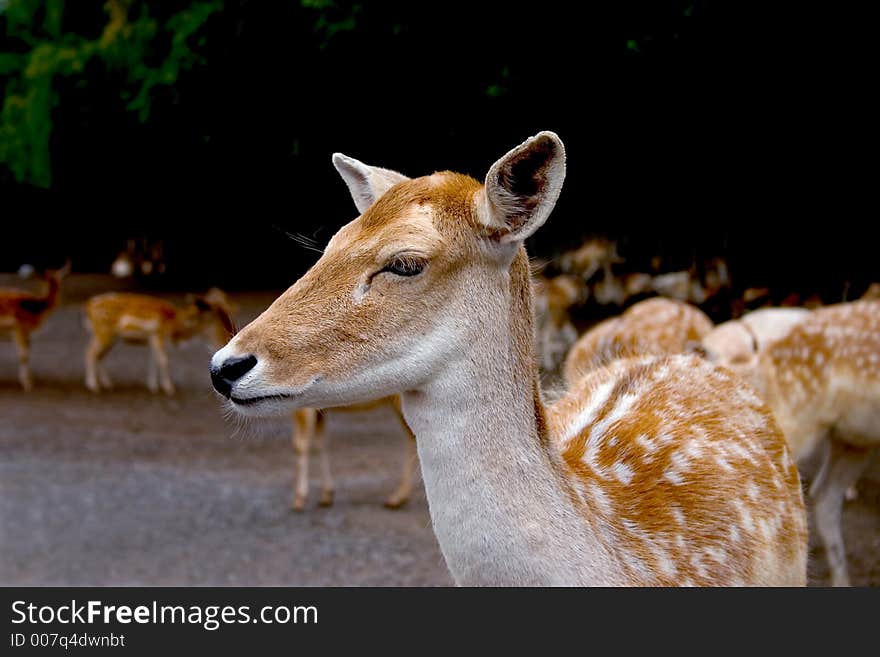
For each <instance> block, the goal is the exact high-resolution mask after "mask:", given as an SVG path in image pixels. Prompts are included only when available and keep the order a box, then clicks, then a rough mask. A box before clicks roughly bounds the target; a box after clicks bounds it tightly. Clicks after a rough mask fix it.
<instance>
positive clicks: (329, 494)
mask: <svg viewBox="0 0 880 657" xmlns="http://www.w3.org/2000/svg"><path fill="white" fill-rule="evenodd" d="M318 506H323V507H328V506H333V491H332V490H325V491H324V492H322V493H321V499H320V500H319V501H318Z"/></svg>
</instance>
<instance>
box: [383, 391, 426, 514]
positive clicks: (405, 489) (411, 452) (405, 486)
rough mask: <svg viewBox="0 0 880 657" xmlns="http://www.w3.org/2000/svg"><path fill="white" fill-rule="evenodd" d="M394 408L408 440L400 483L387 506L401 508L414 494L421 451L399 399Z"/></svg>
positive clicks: (386, 501) (388, 500)
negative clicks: (404, 415) (414, 483)
mask: <svg viewBox="0 0 880 657" xmlns="http://www.w3.org/2000/svg"><path fill="white" fill-rule="evenodd" d="M394 410H395V412H396V413H397V419H398V421H399V422H400V426H401V427H403V430H404V431H405V432H406V437H407V441H406V458H405V459H404V461H403V470H402V472H401V476H400V483H399V484H398V486H397V489H396V490H395V491H394V492H393V493H391V495H390V496H389V497H388V499H387V500H385V506H386V507H387V508H389V509H399V508H400V507H402V506H403V505H404V504H406V503H407V502H408V501H409V496H410V495H411V494H412V487H413V481H414V480H415V476H416V471H417V470H418V467H419V453H418V451H417V450H416V436H415V434H414V433H413V432H412V429H410V428H409V425H408V424H407V423H406V420H404V419H403V412H402V411H401V408H400V401H399V399H398V400H396V401H395V404H394Z"/></svg>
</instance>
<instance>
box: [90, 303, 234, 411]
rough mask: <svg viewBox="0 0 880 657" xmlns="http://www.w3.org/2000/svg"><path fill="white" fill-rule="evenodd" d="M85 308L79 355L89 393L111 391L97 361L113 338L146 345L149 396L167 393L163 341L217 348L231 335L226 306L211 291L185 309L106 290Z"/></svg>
mask: <svg viewBox="0 0 880 657" xmlns="http://www.w3.org/2000/svg"><path fill="white" fill-rule="evenodd" d="M85 310H86V322H85V323H86V328H88V329H89V331H90V332H91V334H92V339H91V341H90V342H89V345H88V347H87V348H86V356H85V362H86V387H87V388H88V389H89V390H91V391H92V392H100V391H101V389H102V388H108V389H109V388H111V387H112V385H113V384H112V382H111V380H110V376H109V375H108V374H107V371H106V370H105V369H104V367H103V365H102V364H101V359H102V358H104V356H106V355H107V353H108V352H109V351H110V349H111V348H112V347H113V345H114V344H115V343H116V342H117V340H119V339H122V340H124V341H126V342H130V343H135V344H147V345H149V346H150V350H151V358H150V364H149V369H148V373H147V388H149V390H150V392H153V393H155V392H158V390H159V385H161V387H162V390H163V391H164V392H165V393H166V394H168V395H173V394H174V384H173V383H172V381H171V375H170V373H169V371H168V353H167V345H168V343H169V342H170V343H173V344H177V343H179V342H183V341H186V340H189V339H192V338H195V337H201V338H202V339H204V340H205V341H207V342H208V343H209V344H211V345H216V346H219V345H223V344H224V343H225V342H226V341H227V340H228V339H229V336H230V335H232V334H233V333H234V328H233V323H232V305H231V304H230V303H229V301H228V299H227V298H226V295H225V294H224V293H223V292H222V291H221V290H218V289H217V288H212V289H211V290H210V291H209V292H208V293H207V294H206V295H204V296H197V297H195V298H194V299H193V300H192V301H191V302H190V303H188V304H187V305H186V306H185V307H179V306H176V305H174V304H172V303H170V302H168V301H165V300H163V299H159V298H158V297H154V296H150V295H146V294H131V293H128V292H107V293H105V294H99V295H97V296H94V297H92V298H91V299H89V300H88V301H87V302H86V307H85Z"/></svg>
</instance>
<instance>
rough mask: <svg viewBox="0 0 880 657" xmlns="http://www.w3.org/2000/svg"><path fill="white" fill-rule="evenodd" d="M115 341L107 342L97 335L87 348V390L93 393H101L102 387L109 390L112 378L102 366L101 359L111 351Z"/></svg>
mask: <svg viewBox="0 0 880 657" xmlns="http://www.w3.org/2000/svg"><path fill="white" fill-rule="evenodd" d="M112 346H113V341H112V340H111V341H109V342H108V341H106V340H102V339H101V338H99V337H98V336H97V335H93V336H92V341H91V342H89V346H88V347H86V388H88V389H89V390H91V391H92V392H101V386H104V387H105V388H109V387H110V385H111V383H110V377H109V376H107V372H106V371H105V370H104V367H103V366H102V365H101V359H102V358H103V357H104V356H106V355H107V352H108V351H110V347H112Z"/></svg>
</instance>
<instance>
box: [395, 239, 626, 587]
mask: <svg viewBox="0 0 880 657" xmlns="http://www.w3.org/2000/svg"><path fill="white" fill-rule="evenodd" d="M480 295H481V301H482V302H483V303H481V304H480V312H476V313H470V315H469V316H470V317H471V323H470V325H469V329H470V335H469V338H470V339H469V340H468V349H467V353H466V354H463V356H462V358H460V359H457V360H453V361H451V362H449V363H448V365H447V367H446V368H445V369H444V370H443V371H442V372H440V373H439V374H438V375H437V376H436V377H434V378H433V379H432V381H431V382H430V383H429V384H428V385H426V386H425V387H424V388H423V389H421V390H418V391H414V392H410V393H407V394H406V395H404V397H403V411H404V416H405V418H406V420H407V422H408V423H409V425H410V427H411V428H412V429H413V431H414V433H415V435H416V437H417V444H418V451H419V457H420V460H421V464H422V473H423V478H424V481H425V490H426V493H427V497H428V503H429V506H430V511H431V518H432V521H433V524H434V530H435V533H436V535H437V539H438V541H439V543H440V547H441V549H442V551H443V554H444V557H445V558H446V562H447V565H448V566H449V569H450V571H451V573H452V575H453V577H454V578H455V580H456V582H457V583H458V584H462V585H536V586H540V585H572V584H607V583H619V582H614V581H613V576H612V575H611V574H612V573H614V572H617V570H616V569H615V568H613V566H612V559H611V556H610V555H609V554H608V553H607V551H606V550H604V548H603V547H602V546H601V545H600V543H599V541H598V540H597V539H596V538H595V537H594V535H593V534H592V532H590V529H589V521H588V518H587V516H586V515H585V510H584V509H582V508H580V505H579V504H578V503H577V502H576V501H575V496H574V494H573V492H572V490H571V487H570V484H569V483H568V480H567V478H566V475H565V474H564V472H563V468H562V463H561V459H560V457H559V456H558V454H557V453H556V451H555V449H554V448H553V446H552V445H551V444H550V442H549V439H548V436H547V433H546V429H545V423H544V407H543V404H542V402H541V399H540V393H539V388H538V378H537V370H536V366H535V359H534V348H533V334H532V307H531V291H530V281H529V277H528V260H527V258H526V256H525V252H524V251H523V250H522V249H520V251H519V253H518V254H517V256H516V257H515V258H514V262H513V264H512V266H511V270H510V278H509V281H506V282H504V283H502V284H501V285H500V286H497V287H495V288H494V289H492V288H490V287H487V289H484V290H481V291H480Z"/></svg>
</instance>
